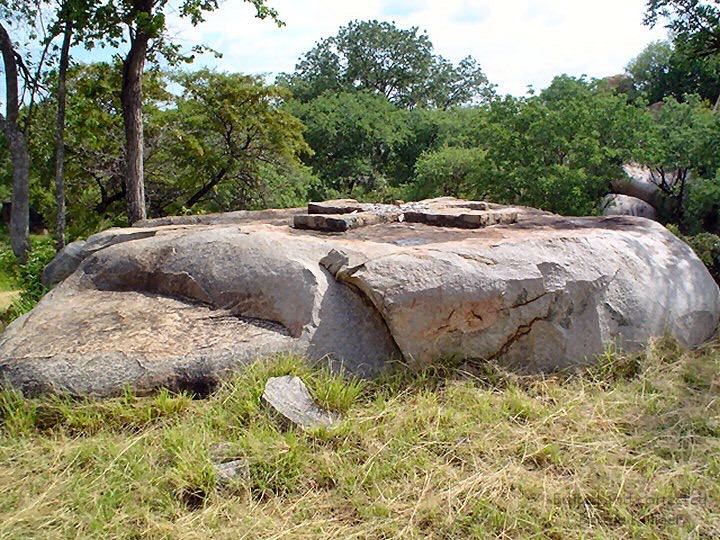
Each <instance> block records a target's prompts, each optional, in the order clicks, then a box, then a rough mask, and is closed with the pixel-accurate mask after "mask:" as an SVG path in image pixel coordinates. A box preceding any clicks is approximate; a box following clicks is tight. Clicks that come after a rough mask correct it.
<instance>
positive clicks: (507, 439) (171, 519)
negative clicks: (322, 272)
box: [0, 340, 720, 539]
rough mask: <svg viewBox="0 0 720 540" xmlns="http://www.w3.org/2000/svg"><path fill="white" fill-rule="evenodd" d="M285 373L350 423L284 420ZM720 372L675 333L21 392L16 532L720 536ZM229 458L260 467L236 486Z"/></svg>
mask: <svg viewBox="0 0 720 540" xmlns="http://www.w3.org/2000/svg"><path fill="white" fill-rule="evenodd" d="M278 373H296V374H300V375H301V376H302V377H303V378H304V379H305V380H306V381H307V382H308V383H309V385H310V386H311V388H313V389H314V392H315V395H316V396H318V397H321V399H322V401H324V402H325V404H326V405H328V406H331V407H333V408H336V409H339V410H341V411H343V412H344V421H343V423H342V424H341V425H340V426H338V427H337V428H334V429H332V430H326V431H318V432H315V433H303V432H296V431H282V430H281V429H279V427H278V426H277V425H276V423H275V421H274V420H273V418H272V417H271V416H269V415H268V414H267V413H266V412H265V411H264V410H263V409H262V407H261V406H260V403H259V394H260V392H261V391H262V386H263V383H264V381H265V380H266V379H267V377H268V376H270V375H274V374H278ZM719 388H720V345H718V344H715V345H712V346H708V347H706V348H705V350H703V351H701V352H697V353H687V352H684V351H682V350H680V349H679V348H678V347H677V346H676V345H675V344H674V343H673V342H671V341H668V340H663V341H661V342H659V343H658V344H656V345H655V346H653V347H652V348H650V349H649V350H648V351H647V352H646V353H644V354H642V355H637V356H621V355H615V354H608V355H607V356H606V358H604V359H603V361H602V362H601V364H600V366H599V367H598V368H597V369H594V370H592V371H590V372H587V373H583V374H576V375H573V376H569V377H544V378H543V377H518V376H516V375H512V374H508V373H504V372H502V371H500V370H497V369H495V368H493V367H492V366H490V365H482V366H477V365H476V366H454V367H452V368H436V369H432V370H429V371H427V372H425V373H421V374H414V375H396V376H389V377H387V378H386V379H385V380H383V381H380V382H378V383H377V384H373V383H365V384H364V385H361V384H359V383H351V384H344V383H342V382H341V381H339V380H338V379H334V378H332V377H330V376H329V375H327V374H324V373H319V372H316V371H310V370H308V369H307V368H304V367H302V365H301V363H300V362H299V361H298V360H296V359H287V358H285V359H279V360H277V361H276V362H275V363H273V364H272V365H270V366H267V365H266V366H261V365H257V366H254V367H253V368H252V369H250V370H249V371H248V372H247V373H245V374H241V375H239V376H238V377H237V378H236V379H235V380H234V381H232V382H230V383H229V384H227V385H226V386H224V387H223V388H221V389H219V390H218V391H217V392H216V393H215V394H213V395H212V396H210V398H208V399H205V400H191V399H189V398H188V397H187V396H171V395H169V394H167V393H163V394H161V395H159V396H156V397H153V398H143V399H139V398H134V397H132V396H129V395H127V396H124V397H122V398H118V399H115V400H110V401H107V402H103V403H97V402H90V401H85V402H73V401H70V400H67V399H55V400H50V399H44V400H31V401H26V400H22V399H21V398H19V397H18V396H17V395H15V394H12V393H9V392H5V393H3V394H0V396H2V399H1V400H0V402H1V404H0V411H2V413H1V414H2V417H3V424H2V436H1V437H0V538H188V539H189V538H198V539H207V538H228V539H230V538H232V539H240V538H244V539H251V538H258V539H260V538H262V539H269V538H276V539H281V538H282V539H295V538H297V539H300V538H303V539H304V538H344V539H350V538H357V539H372V538H377V539H380V538H437V539H441V538H443V539H444V538H458V539H465V538H518V537H524V538H588V537H593V538H595V537H598V538H718V537H720V400H718V390H719ZM220 443H222V446H221V447H220V448H221V449H222V450H221V451H220V454H218V448H219V447H218V444H220ZM218 455H219V456H220V457H221V458H224V459H228V460H229V459H235V458H240V459H244V460H245V461H246V462H247V464H248V470H249V473H248V475H247V476H245V477H243V478H241V479H240V480H238V481H237V482H235V483H233V484H231V485H224V486H220V485H218V483H217V481H216V478H215V475H214V473H213V469H212V463H211V461H212V460H213V459H217V456H218Z"/></svg>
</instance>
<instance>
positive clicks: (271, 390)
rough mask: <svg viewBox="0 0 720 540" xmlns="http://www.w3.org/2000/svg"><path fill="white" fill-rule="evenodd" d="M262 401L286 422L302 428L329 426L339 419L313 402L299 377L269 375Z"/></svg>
mask: <svg viewBox="0 0 720 540" xmlns="http://www.w3.org/2000/svg"><path fill="white" fill-rule="evenodd" d="M262 401H263V403H265V404H266V405H267V406H268V407H270V409H271V410H273V411H274V412H275V413H276V414H278V415H279V416H280V417H281V418H282V419H284V421H285V423H286V424H288V425H292V426H296V427H299V428H302V429H312V428H319V427H329V426H331V425H333V424H334V423H336V422H337V421H338V420H339V417H338V416H337V415H336V414H334V413H332V412H330V411H326V410H324V409H321V408H320V407H318V406H317V405H316V404H315V402H314V401H313V399H312V397H311V396H310V392H308V389H307V387H306V386H305V384H304V383H303V382H302V379H300V377H293V376H291V375H285V376H283V377H271V378H270V379H268V381H267V383H265V391H264V392H263V395H262Z"/></svg>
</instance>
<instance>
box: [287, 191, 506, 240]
mask: <svg viewBox="0 0 720 540" xmlns="http://www.w3.org/2000/svg"><path fill="white" fill-rule="evenodd" d="M517 217H518V213H517V211H516V210H513V209H507V208H505V209H491V208H490V204H489V203H487V202H485V201H458V200H457V199H452V198H448V197H441V198H438V199H430V200H428V201H421V202H413V203H402V204H362V203H359V202H357V201H356V200H355V199H336V200H331V201H326V202H320V203H310V204H308V213H307V214H298V215H295V216H294V217H293V226H294V227H295V228H296V229H310V230H316V231H324V232H346V231H349V230H351V229H357V228H360V227H368V226H370V225H377V224H380V223H394V222H402V221H407V222H408V223H424V224H426V225H433V226H436V227H454V228H461V229H478V228H480V227H488V226H491V225H507V224H510V223H515V222H516V221H517Z"/></svg>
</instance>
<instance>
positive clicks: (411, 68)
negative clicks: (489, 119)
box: [281, 21, 492, 108]
mask: <svg viewBox="0 0 720 540" xmlns="http://www.w3.org/2000/svg"><path fill="white" fill-rule="evenodd" d="M281 81H282V82H283V83H284V84H287V85H288V86H289V87H290V89H291V90H292V92H293V95H294V96H295V97H296V98H297V99H299V100H301V101H310V100H312V99H314V98H316V97H318V96H320V95H322V94H323V93H324V92H328V91H331V92H346V93H347V92H370V93H376V94H379V95H381V96H384V97H385V98H386V99H387V100H388V101H390V102H391V103H392V104H394V105H397V106H398V107H402V108H414V107H422V106H431V107H440V108H447V107H451V106H454V105H462V104H465V103H470V102H472V101H474V100H476V99H485V98H487V97H489V96H490V95H491V94H492V86H491V85H490V84H489V83H488V81H487V78H486V77H485V75H484V74H483V72H482V70H481V69H480V67H479V65H478V64H477V62H476V61H475V60H473V59H472V58H471V57H467V58H465V59H464V60H463V61H462V62H460V65H459V66H457V67H455V66H453V65H452V64H451V63H450V62H449V61H448V60H446V59H444V58H442V57H441V56H436V55H434V54H433V45H432V43H431V42H430V39H429V38H428V36H427V35H426V34H424V33H422V34H420V33H418V29H417V27H412V28H410V29H407V30H405V29H400V28H397V27H396V26H395V25H394V23H388V22H378V21H351V22H350V23H349V24H348V25H347V26H343V27H341V28H340V29H339V31H338V33H337V35H335V36H332V37H329V38H325V39H323V40H321V41H320V42H319V43H318V44H317V45H316V46H315V47H314V48H313V49H312V50H310V51H309V52H308V53H306V54H305V55H304V56H303V57H302V58H301V60H300V62H299V63H298V64H297V66H296V68H295V72H294V73H293V74H289V75H287V74H286V75H284V76H283V77H282V78H281Z"/></svg>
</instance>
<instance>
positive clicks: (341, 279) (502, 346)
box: [0, 199, 720, 396]
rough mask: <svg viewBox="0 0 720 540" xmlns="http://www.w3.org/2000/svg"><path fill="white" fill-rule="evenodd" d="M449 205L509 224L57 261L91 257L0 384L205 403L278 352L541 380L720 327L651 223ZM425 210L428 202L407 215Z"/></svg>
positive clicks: (98, 250)
mask: <svg viewBox="0 0 720 540" xmlns="http://www.w3.org/2000/svg"><path fill="white" fill-rule="evenodd" d="M440 203H441V204H442V205H444V206H446V207H447V206H448V203H453V204H455V205H456V206H457V207H458V208H461V206H458V205H460V204H465V205H466V208H467V210H471V211H476V212H486V211H495V212H499V213H500V214H503V213H505V214H514V216H515V218H516V220H517V222H516V223H512V224H505V225H487V226H484V227H482V228H477V229H464V228H457V227H438V226H430V225H426V224H424V223H408V222H406V221H405V220H402V221H400V220H399V219H398V221H397V222H393V223H384V224H376V225H367V226H364V227H361V228H356V229H350V230H348V231H347V232H345V233H324V232H320V231H313V230H301V229H297V228H294V227H292V226H291V224H292V222H293V219H294V217H295V216H297V215H301V214H302V213H303V211H301V210H298V209H293V210H286V211H273V212H269V211H266V212H259V213H247V212H246V213H238V214H236V215H234V216H227V215H215V216H190V217H192V218H193V220H190V221H186V220H183V219H180V218H178V219H177V221H175V220H173V219H168V218H164V220H163V221H148V222H146V223H144V224H142V225H143V226H141V227H133V228H129V229H116V230H111V231H106V232H105V233H101V235H100V236H99V237H98V238H95V237H91V238H90V239H88V242H87V243H86V244H85V245H84V246H80V249H79V250H76V251H72V250H67V251H71V254H70V255H68V254H67V253H66V254H65V255H61V256H59V257H58V260H57V261H56V262H57V264H58V265H59V266H62V265H64V264H66V262H67V261H63V258H66V259H68V260H72V261H75V260H77V259H80V258H81V255H78V252H83V250H85V252H86V255H85V257H84V259H82V260H81V261H80V262H79V263H78V265H77V269H76V270H75V271H74V272H73V273H72V274H71V275H70V276H69V277H68V278H66V279H65V280H64V281H63V282H62V283H60V284H59V285H58V286H57V287H56V288H55V289H54V290H53V291H52V292H51V293H49V294H48V295H47V296H46V297H45V298H44V299H43V300H42V301H41V302H40V303H39V304H38V306H37V307H36V308H35V309H34V310H33V311H32V312H30V313H29V314H27V315H25V316H24V317H22V318H20V319H18V320H17V321H15V322H13V323H12V324H11V325H10V326H8V328H7V329H6V331H5V333H4V334H3V335H2V337H1V338H0V381H5V382H4V384H7V385H12V386H14V387H16V388H18V389H20V390H22V391H24V392H25V393H27V394H37V393H42V392H48V391H61V392H70V393H74V394H95V395H100V396H108V395H113V394H117V393H120V392H121V391H122V389H123V388H125V387H126V386H130V387H131V388H133V389H134V390H135V391H137V392H149V391H152V390H153V389H155V388H158V387H160V386H168V387H171V388H189V389H191V390H194V391H197V392H200V393H202V392H204V391H207V390H208V389H209V388H211V387H212V385H213V384H214V383H215V382H216V381H217V380H218V379H220V378H222V377H225V376H227V374H228V373H229V372H230V371H232V370H235V369H238V367H240V366H242V365H243V364H245V363H247V362H250V361H253V360H255V359H257V358H259V357H263V356H266V355H269V354H272V353H275V352H294V353H298V354H302V355H305V356H307V357H308V358H309V359H311V360H318V359H322V358H330V357H332V358H334V361H335V362H341V363H342V365H343V366H344V367H345V369H347V370H349V371H351V372H353V373H357V374H359V375H362V376H372V375H374V374H375V373H377V372H378V371H379V370H381V369H382V368H383V367H384V366H385V365H386V362H387V361H388V359H390V358H393V357H394V358H400V357H402V358H403V359H404V360H405V361H406V362H407V363H409V364H410V365H411V366H423V365H426V364H427V363H428V362H430V361H432V360H434V359H437V358H443V357H451V356H454V357H458V356H461V357H465V358H482V359H493V360H495V361H497V362H499V363H502V364H504V365H506V366H509V367H512V368H516V369H519V370H523V371H548V370H555V369H562V368H566V367H569V366H573V365H578V364H582V363H587V362H591V361H592V360H593V355H596V354H599V353H602V352H603V350H604V349H605V347H606V346H608V345H609V344H617V345H619V346H621V347H624V348H626V349H634V348H637V347H640V346H642V345H643V344H644V343H645V342H646V341H647V340H648V339H649V338H651V337H652V336H661V335H664V334H666V333H669V334H671V335H674V336H676V337H677V338H679V339H680V340H681V341H683V342H684V343H685V344H687V345H689V346H696V345H699V344H700V343H702V342H703V341H704V340H706V339H708V338H709V337H711V336H712V334H713V333H714V331H715V329H716V327H717V323H718V317H719V316H720V292H719V291H718V287H717V285H716V284H715V282H714V281H713V280H712V278H711V276H710V275H709V273H708V272H707V270H706V269H705V267H704V266H703V264H702V263H701V262H700V260H699V259H697V257H696V256H695V255H694V253H693V252H692V250H691V249H690V248H689V247H688V246H687V245H686V244H684V243H683V242H682V241H680V240H678V239H677V238H676V237H675V236H673V235H672V234H671V233H669V232H668V231H667V230H665V229H664V228H663V227H662V226H660V225H659V224H657V223H654V222H652V221H649V220H646V219H642V218H635V217H606V218H573V219H570V218H564V217H560V216H555V215H551V214H547V213H545V212H540V211H537V210H533V209H528V208H506V207H499V206H497V205H491V204H488V203H481V202H468V201H454V202H453V201H451V200H447V199H444V200H441V201H440ZM432 204H438V201H435V202H433V203H432ZM411 205H415V206H414V207H413V206H411ZM423 205H424V207H425V208H426V209H427V208H430V206H432V205H428V204H427V202H426V203H409V204H408V205H402V208H403V210H404V212H410V211H415V210H417V209H422V208H423ZM473 205H475V206H474V208H473ZM388 206H392V205H388ZM450 206H452V205H450ZM413 208H414V210H413ZM481 208H482V209H481ZM383 211H384V209H383V208H379V209H375V210H373V212H380V213H381V212H383ZM458 212H460V211H459V210H458ZM341 215H342V214H341ZM345 215H355V214H345ZM163 223H165V225H163ZM88 244H89V245H90V246H91V248H92V249H87V248H86V246H87V245H88ZM72 264H75V263H74V262H73V263H72ZM72 264H71V265H70V267H71V266H72ZM65 272H67V270H65Z"/></svg>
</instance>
